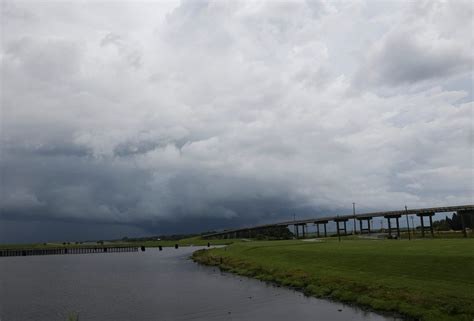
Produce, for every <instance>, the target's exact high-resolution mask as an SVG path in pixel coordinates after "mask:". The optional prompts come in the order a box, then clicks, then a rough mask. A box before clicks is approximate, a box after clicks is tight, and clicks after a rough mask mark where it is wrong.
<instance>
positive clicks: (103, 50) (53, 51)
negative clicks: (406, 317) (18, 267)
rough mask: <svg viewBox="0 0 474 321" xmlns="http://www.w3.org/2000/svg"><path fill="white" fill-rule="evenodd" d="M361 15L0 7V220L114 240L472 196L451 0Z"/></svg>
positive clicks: (458, 36) (120, 6)
mask: <svg viewBox="0 0 474 321" xmlns="http://www.w3.org/2000/svg"><path fill="white" fill-rule="evenodd" d="M375 7H376V8H374V7H373V6H372V3H371V2H367V3H364V2H357V3H356V2H341V3H335V2H331V3H328V2H324V1H323V2H314V1H309V2H308V1H292V2H274V1H268V2H250V1H249V2H220V1H207V2H204V1H197V2H196V1H184V2H182V3H175V2H156V3H154V2H150V3H146V4H136V3H133V2H122V3H114V2H110V3H109V2H106V3H102V4H96V3H94V2H85V3H81V4H75V3H74V4H73V3H54V2H51V3H41V4H37V3H35V2H28V3H26V2H16V1H7V2H6V6H4V7H3V9H2V10H4V11H5V12H2V17H3V18H4V19H3V20H2V24H3V25H2V26H3V27H4V29H5V32H4V35H5V37H4V38H5V39H4V40H3V41H2V48H1V55H0V57H1V59H2V66H1V75H2V93H3V94H2V97H1V99H2V100H1V104H2V106H1V107H2V114H1V135H0V139H1V157H0V169H1V190H0V196H1V212H0V217H1V218H2V219H3V221H5V222H7V221H8V222H15V221H18V222H25V224H26V222H41V223H38V224H36V223H34V224H33V223H31V224H30V228H29V229H30V230H34V228H33V226H38V228H40V229H43V228H44V229H50V230H51V231H53V230H54V231H56V232H54V233H57V234H56V235H57V237H58V238H60V237H63V236H64V233H63V232H60V231H59V230H60V229H61V228H64V229H66V230H73V226H74V225H75V224H78V225H81V226H82V227H83V228H84V229H87V228H86V227H89V229H88V230H87V231H89V232H87V233H86V232H84V233H85V234H84V235H87V237H90V235H99V234H100V233H99V231H100V230H101V229H102V228H103V229H104V233H105V231H106V226H107V224H111V225H113V226H115V227H114V228H111V229H110V231H109V230H107V233H106V234H107V235H116V236H117V237H122V236H124V235H123V234H126V233H127V231H129V232H130V233H131V234H139V233H142V232H143V233H146V234H159V233H166V232H193V231H203V230H209V229H217V228H224V227H232V226H244V225H251V224H255V223H263V222H271V221H277V220H287V219H291V217H292V215H293V214H296V215H298V216H299V217H303V216H318V215H326V214H328V213H341V212H344V211H345V209H347V208H348V207H350V205H351V203H352V202H353V201H355V202H357V203H358V204H359V206H360V208H364V209H366V210H370V209H389V208H400V207H403V206H404V204H405V203H406V204H408V205H409V206H410V207H415V206H425V205H427V206H435V205H446V204H456V203H471V202H472V193H473V186H472V175H473V170H472V161H473V160H472V148H473V145H472V117H473V116H472V94H471V93H469V92H466V90H465V89H466V88H470V87H472V80H471V79H470V78H469V77H468V76H467V75H469V71H471V72H472V48H471V47H470V45H469V44H470V43H471V42H470V39H471V38H470V37H472V35H471V34H469V33H467V32H463V30H465V28H464V26H465V24H466V21H468V22H469V19H467V18H466V17H468V18H469V17H470V16H469V15H467V16H466V14H464V13H463V12H464V11H465V10H464V9H462V8H464V7H465V4H464V3H463V2H455V3H436V5H430V4H429V3H425V4H413V3H409V2H407V3H404V2H400V3H391V4H390V8H389V9H387V8H388V7H387V8H386V7H385V6H383V5H378V6H375ZM5 8H6V9H5ZM466 19H467V20H466ZM469 23H471V22H469ZM216 26H222V28H216ZM420 83H421V84H423V85H419V84H420ZM386 88H389V92H388V94H387V92H386V91H387V89H386ZM384 90H385V91H384ZM381 92H383V93H384V94H383V95H382V94H380V93H381ZM470 95H471V96H470ZM469 97H471V98H469ZM349 210H350V209H349ZM55 222H61V224H62V225H61V224H59V223H58V224H59V225H58V224H56V223H55ZM5 224H7V223H5ZM15 224H16V223H8V224H7V225H8V226H19V225H15ZM55 224H56V225H55ZM48 226H49V227H48ZM61 226H62V227H61ZM84 231H85V230H84ZM41 233H43V232H41ZM51 233H53V232H51ZM54 233H53V234H54ZM41 235H43V236H44V235H45V233H43V234H41ZM74 235H79V234H78V233H76V234H74ZM38 237H39V236H38ZM41 237H42V236H41ZM41 237H39V238H41ZM52 237H53V235H52ZM98 237H101V236H98ZM53 238H54V237H53Z"/></svg>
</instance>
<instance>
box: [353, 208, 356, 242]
mask: <svg viewBox="0 0 474 321" xmlns="http://www.w3.org/2000/svg"><path fill="white" fill-rule="evenodd" d="M352 215H354V226H353V228H352V230H353V233H354V235H356V203H354V202H352Z"/></svg>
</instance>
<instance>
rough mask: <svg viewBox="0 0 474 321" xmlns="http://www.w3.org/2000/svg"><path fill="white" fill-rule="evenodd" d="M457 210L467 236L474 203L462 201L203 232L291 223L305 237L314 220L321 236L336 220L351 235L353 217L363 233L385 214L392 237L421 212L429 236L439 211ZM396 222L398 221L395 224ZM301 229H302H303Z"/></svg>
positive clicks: (249, 233)
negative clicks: (402, 221)
mask: <svg viewBox="0 0 474 321" xmlns="http://www.w3.org/2000/svg"><path fill="white" fill-rule="evenodd" d="M446 212H456V213H457V214H458V215H460V216H461V222H462V227H463V233H464V237H467V232H466V226H465V217H466V216H467V215H474V205H459V206H444V207H431V208H418V209H403V210H400V211H387V212H372V213H361V214H356V215H353V214H352V215H336V216H330V217H317V218H312V219H304V220H294V221H285V222H279V223H273V224H265V225H258V226H252V227H245V228H239V229H231V230H224V231H222V232H217V233H213V234H208V235H205V236H203V238H205V239H211V238H252V237H255V236H256V235H258V234H259V232H261V231H263V230H265V229H268V228H274V227H282V226H284V227H289V226H293V227H294V231H295V236H296V238H300V237H302V238H304V237H305V236H306V234H307V231H308V224H314V225H315V226H316V234H317V236H318V237H320V236H321V235H324V236H325V237H327V224H328V223H329V222H335V223H336V232H337V235H338V236H341V235H347V234H348V233H347V224H346V223H347V221H349V220H353V223H354V230H355V232H356V233H357V232H359V234H364V233H370V232H371V230H372V229H371V221H372V219H373V218H374V217H383V218H384V219H386V220H387V225H388V229H387V230H388V235H389V237H392V236H393V235H392V232H395V233H396V236H397V237H400V222H399V219H400V218H401V217H402V215H406V216H407V217H408V216H409V215H410V216H413V215H415V216H417V217H418V218H419V220H420V224H421V233H422V237H425V232H427V231H429V232H430V233H431V236H433V235H434V232H433V216H434V215H435V214H436V213H446ZM356 221H358V222H359V224H358V225H359V231H357V224H356ZM392 223H395V225H394V226H393V225H392ZM300 230H301V231H300Z"/></svg>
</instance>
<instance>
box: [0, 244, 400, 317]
mask: <svg viewBox="0 0 474 321" xmlns="http://www.w3.org/2000/svg"><path fill="white" fill-rule="evenodd" d="M196 249H197V248H196V247H187V248H185V247H182V248H179V249H178V250H176V249H174V248H164V249H163V251H158V249H147V250H146V251H145V252H138V253H109V254H83V255H58V256H53V255H49V256H29V257H7V258H0V320H1V321H56V320H58V321H64V320H66V317H67V315H68V313H70V312H71V311H76V312H79V316H80V320H81V321H89V320H90V321H107V320H111V321H122V320H123V321H125V320H127V321H130V320H133V321H140V320H143V321H148V320H150V321H152V320H153V321H173V320H194V321H197V320H202V321H209V320H250V321H260V320H261V321H265V320H272V321H288V320H295V321H296V320H298V321H299V320H312V321H314V320H320V321H331V320H337V321H346V320H370V321H379V320H380V321H381V320H395V319H394V318H390V317H385V316H381V315H377V314H375V313H371V312H364V311H361V310H359V309H357V308H354V307H350V306H347V305H343V304H339V303H334V302H330V301H326V300H319V299H315V298H308V297H305V296H304V295H302V294H301V293H299V292H296V291H293V290H290V289H286V288H280V287H276V286H272V285H268V284H265V283H263V282H260V281H257V280H252V279H248V278H244V277H240V276H235V275H232V274H229V273H222V272H220V271H219V270H218V269H217V268H212V267H206V266H201V265H198V264H196V263H194V262H193V261H191V260H189V256H190V255H191V253H192V252H193V251H195V250H196Z"/></svg>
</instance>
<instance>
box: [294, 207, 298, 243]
mask: <svg viewBox="0 0 474 321" xmlns="http://www.w3.org/2000/svg"><path fill="white" fill-rule="evenodd" d="M295 222H296V214H295V213H293V233H294V234H295V237H296V238H298V237H297V233H296V229H297V228H298V227H297V226H296V224H295Z"/></svg>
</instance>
